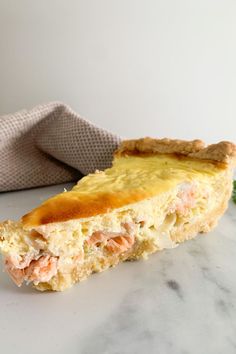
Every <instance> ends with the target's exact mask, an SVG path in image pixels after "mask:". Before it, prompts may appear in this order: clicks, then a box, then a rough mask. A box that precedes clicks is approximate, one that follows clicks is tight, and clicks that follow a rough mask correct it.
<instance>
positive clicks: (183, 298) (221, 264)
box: [0, 185, 236, 354]
mask: <svg viewBox="0 0 236 354" xmlns="http://www.w3.org/2000/svg"><path fill="white" fill-rule="evenodd" d="M69 186H70V185H67V186H66V187H69ZM63 187H65V185H63V186H62V185H60V186H53V187H47V188H39V189H34V190H28V191H21V192H12V193H2V194H0V219H6V218H9V219H10V218H11V219H17V218H19V217H20V216H21V215H22V214H23V213H25V212H26V211H28V210H29V209H31V208H32V207H34V206H36V205H37V204H38V203H40V202H41V201H42V200H44V199H45V198H47V197H48V196H49V195H52V194H55V193H57V192H59V191H62V190H63ZM235 259H236V206H234V205H233V204H230V207H229V209H228V211H227V213H226V214H225V215H224V216H223V218H222V219H221V221H220V223H219V225H218V227H217V228H216V229H215V230H214V231H213V232H211V233H210V234H208V235H207V236H206V237H205V236H204V235H203V236H199V237H197V238H196V239H195V240H192V241H189V242H186V243H185V244H182V245H180V246H179V247H178V248H176V249H174V250H166V251H163V252H160V253H156V254H154V255H152V256H150V258H149V259H148V260H147V261H140V262H132V263H125V264H122V265H120V266H118V267H116V268H115V269H112V270H108V271H106V272H104V273H101V274H96V275H94V276H92V277H90V278H89V280H87V281H85V282H82V283H80V284H78V285H76V286H75V287H74V288H72V289H71V290H68V291H66V292H64V293H40V292H36V291H34V290H32V288H30V287H26V286H23V287H21V288H17V287H16V286H15V285H14V284H12V282H11V281H10V280H9V279H8V277H7V276H6V275H5V274H4V273H1V277H0V311H1V315H0V348H1V353H4V354H13V353H14V354H15V353H24V354H29V353H30V354H37V353H44V354H47V353H50V354H54V353H58V354H59V353H60V354H65V353H70V354H80V353H82V354H90V353H91V354H93V353H96V354H100V353H102V354H120V353H121V354H128V353H129V354H130V353H131V354H132V353H135V354H139V353H140V354H141V353H148V354H152V353H161V354H163V353H164V354H165V353H168V354H172V353H174V354H190V353H191V354H199V353H200V354H205V353H206V354H213V353H214V354H222V353H227V354H231V353H232V354H233V353H236V303H235V299H236V261H235Z"/></svg>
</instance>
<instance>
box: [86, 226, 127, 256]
mask: <svg viewBox="0 0 236 354" xmlns="http://www.w3.org/2000/svg"><path fill="white" fill-rule="evenodd" d="M122 226H123V227H124V229H125V230H126V232H124V233H122V232H107V231H95V232H94V233H93V234H92V236H91V237H90V238H89V239H88V240H87V243H88V245H95V246H97V245H100V244H101V243H104V244H105V248H106V249H107V250H108V251H109V252H112V253H114V254H120V253H123V252H125V251H127V250H128V249H129V248H131V247H132V246H133V244H134V235H133V233H134V227H133V225H132V224H131V223H123V224H122Z"/></svg>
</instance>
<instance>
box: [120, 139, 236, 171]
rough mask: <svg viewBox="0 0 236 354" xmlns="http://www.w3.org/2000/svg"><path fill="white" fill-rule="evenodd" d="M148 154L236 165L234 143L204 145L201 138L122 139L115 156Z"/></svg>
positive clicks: (223, 142)
mask: <svg viewBox="0 0 236 354" xmlns="http://www.w3.org/2000/svg"><path fill="white" fill-rule="evenodd" d="M140 153H141V154H142V153H148V154H175V155H183V156H187V157H190V158H194V159H202V160H209V161H213V162H214V161H215V162H221V163H226V164H231V163H232V164H233V165H236V145H235V144H233V143H231V142H229V141H221V142H219V143H217V144H211V145H208V146H206V145H205V143H204V142H203V141H202V140H190V141H187V140H178V139H167V138H164V139H153V138H150V137H146V138H142V139H132V140H124V141H123V142H122V143H121V144H120V146H119V148H118V149H117V150H116V151H115V153H114V155H115V156H122V155H126V154H128V155H138V154H140Z"/></svg>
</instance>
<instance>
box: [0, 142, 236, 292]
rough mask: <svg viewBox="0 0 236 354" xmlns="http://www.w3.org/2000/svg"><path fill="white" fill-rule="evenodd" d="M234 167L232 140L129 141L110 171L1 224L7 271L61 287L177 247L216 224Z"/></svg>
mask: <svg viewBox="0 0 236 354" xmlns="http://www.w3.org/2000/svg"><path fill="white" fill-rule="evenodd" d="M235 164H236V146H235V145H234V144H232V143H230V142H220V143H218V144H214V145H209V146H205V145H204V143H203V142H202V141H201V140H194V141H181V140H169V139H161V140H158V139H152V138H144V139H137V140H126V141H123V142H122V143H121V145H120V147H119V148H118V150H116V151H115V153H114V159H113V164H112V167H111V168H108V169H106V170H105V171H96V172H95V173H92V174H89V175H88V176H86V177H84V178H82V179H81V180H80V181H79V182H78V183H77V185H76V186H75V187H74V188H73V189H72V190H71V191H68V192H63V193H61V194H58V195H56V196H54V197H52V198H50V199H48V200H47V201H45V202H44V203H43V204H41V205H40V206H38V207H37V208H35V209H34V210H32V211H31V212H30V213H28V214H26V215H25V216H23V217H22V219H21V220H20V221H19V222H13V221H5V222H3V223H2V224H0V248H1V252H2V253H3V255H4V260H5V268H6V270H7V271H8V273H9V275H10V276H11V278H12V279H13V280H14V282H15V283H16V284H17V285H18V286H20V285H21V284H22V283H23V282H24V281H25V282H26V283H32V284H33V285H34V286H35V287H36V288H37V289H38V290H57V291H61V290H64V289H66V288H69V287H71V286H72V285H73V284H75V283H76V282H78V281H80V280H83V279H85V278H87V277H88V276H89V275H90V274H91V273H93V272H101V271H103V270H105V269H107V268H109V267H111V266H115V265H116V264H118V263H119V262H121V261H125V260H135V259H139V258H146V257H147V255H148V254H151V253H153V252H155V251H160V250H162V249H165V248H174V247H176V246H177V245H178V244H179V243H180V242H183V241H185V240H189V239H191V238H193V237H195V236H196V235H197V234H198V233H199V232H208V231H209V230H211V229H212V228H213V227H214V226H215V225H216V224H217V221H218V219H219V218H220V216H221V215H222V214H223V213H224V211H225V210H226V208H227V204H228V200H229V198H230V196H231V192H232V172H233V167H234V166H235Z"/></svg>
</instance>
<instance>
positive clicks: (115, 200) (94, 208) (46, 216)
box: [21, 191, 148, 227]
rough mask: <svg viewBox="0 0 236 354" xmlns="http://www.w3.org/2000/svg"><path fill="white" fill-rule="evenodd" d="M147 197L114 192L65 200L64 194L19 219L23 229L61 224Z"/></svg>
mask: <svg viewBox="0 0 236 354" xmlns="http://www.w3.org/2000/svg"><path fill="white" fill-rule="evenodd" d="M147 197H148V194H145V192H142V191H132V192H125V191H120V192H118V191H116V192H115V193H109V194H108V193H106V194H105V193H103V194H101V193H96V194H94V195H91V196H89V197H88V196H85V197H82V196H80V197H79V198H67V196H66V193H63V194H59V195H57V196H55V197H54V198H51V199H49V200H48V201H46V203H44V204H42V205H40V206H39V207H37V208H36V209H33V210H32V211H31V212H29V213H28V214H26V215H24V216H23V217H22V219H21V221H22V224H23V225H24V226H25V227H33V226H38V225H45V224H49V223H53V222H63V221H68V220H73V219H81V218H87V217H91V216H95V215H98V214H105V213H108V212H110V211H111V209H117V208H120V207H122V206H124V205H126V204H130V200H132V202H133V203H136V202H138V201H140V200H143V199H145V198H147Z"/></svg>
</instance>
